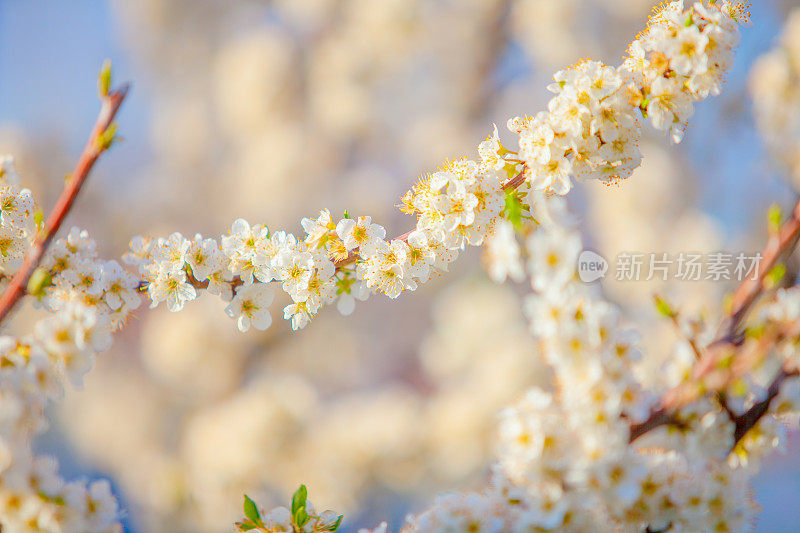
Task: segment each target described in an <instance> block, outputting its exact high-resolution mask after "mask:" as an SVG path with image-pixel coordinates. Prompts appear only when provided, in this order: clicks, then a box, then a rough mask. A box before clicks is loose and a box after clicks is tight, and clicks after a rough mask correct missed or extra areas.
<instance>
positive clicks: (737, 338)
mask: <svg viewBox="0 0 800 533" xmlns="http://www.w3.org/2000/svg"><path fill="white" fill-rule="evenodd" d="M799 238H800V199H798V201H797V202H796V204H795V207H794V209H793V210H792V214H791V216H790V217H789V219H788V220H786V221H785V222H784V223H783V224H782V225H781V227H780V229H779V230H778V231H777V232H775V233H774V234H773V235H771V236H770V238H769V240H768V241H767V244H766V246H765V247H764V250H763V251H762V252H761V262H760V264H759V269H758V272H757V274H756V276H755V277H753V278H747V279H745V280H743V281H742V283H741V284H740V285H739V287H738V288H737V289H736V291H735V292H734V294H733V297H732V299H731V304H730V309H729V310H728V312H727V313H726V315H725V318H724V319H723V320H722V322H721V323H720V327H719V329H718V333H717V337H716V339H715V340H714V341H712V342H711V343H710V344H709V345H708V346H707V347H706V349H705V350H704V352H705V355H704V356H703V357H702V358H701V359H700V360H699V361H698V362H697V363H696V364H695V366H694V369H693V371H692V379H691V380H690V381H689V382H688V383H682V384H680V385H678V386H677V387H676V388H674V389H672V390H671V391H669V392H667V394H666V395H665V396H664V398H663V399H662V401H661V404H660V406H659V407H658V408H657V409H655V410H654V411H653V412H652V413H651V415H650V417H649V418H648V419H647V420H645V421H644V422H642V423H641V424H636V425H632V426H631V436H630V442H633V441H634V440H636V439H637V438H639V437H640V436H642V435H643V434H644V433H646V432H648V431H650V430H652V429H654V428H656V427H659V426H662V425H665V424H669V423H670V420H671V417H669V416H666V414H667V413H670V412H671V411H673V410H674V409H676V408H678V407H680V406H681V405H685V404H686V403H687V402H688V401H691V400H692V399H694V398H696V397H697V395H698V393H699V392H700V391H701V390H702V388H700V387H698V386H697V383H698V382H699V381H700V380H702V379H703V378H704V377H705V376H707V375H708V374H710V373H711V372H712V371H713V370H714V369H716V368H717V367H718V363H719V362H720V360H721V357H722V356H724V355H727V354H729V353H730V352H729V351H730V350H731V349H734V350H738V349H741V347H742V343H743V341H744V339H743V338H742V336H741V334H740V328H741V325H742V322H743V321H744V319H745V317H746V316H747V313H748V312H749V311H750V308H751V307H752V306H753V304H754V303H755V302H756V300H758V297H759V296H761V293H762V292H763V290H764V280H765V279H766V277H767V275H768V274H769V273H770V271H771V270H772V269H773V267H774V266H775V265H776V264H778V262H779V261H780V260H781V259H782V258H784V257H786V256H788V255H789V254H791V253H792V251H794V249H795V247H796V246H797V242H798V239H799ZM777 340H778V339H777V338H776V339H771V340H770V342H769V344H770V346H771V345H774V344H775V342H777ZM763 344H764V343H762V342H759V343H757V346H755V348H753V349H751V350H749V351H748V354H745V355H746V356H747V357H745V359H747V363H748V364H742V363H741V362H739V363H738V364H737V362H736V361H735V362H734V364H733V365H731V368H732V370H731V372H732V375H740V374H741V373H742V372H745V371H747V367H748V366H750V363H751V362H752V361H757V360H758V358H759V354H762V355H763V353H766V352H765V350H768V349H769V348H770V346H763ZM749 352H754V353H752V354H751V353H749ZM787 372H788V373H787ZM783 374H786V375H783ZM795 375H797V372H796V371H784V372H782V374H780V375H779V376H778V378H779V379H778V378H776V381H777V383H776V382H773V385H774V386H775V387H777V390H776V391H775V393H774V394H775V395H777V393H778V391H779V389H780V384H781V383H782V382H783V381H784V380H785V379H786V378H788V377H792V376H795ZM770 390H772V387H770ZM772 398H774V395H773V396H772V397H769V396H768V399H769V401H767V402H766V403H765V404H764V405H763V406H761V407H759V409H763V411H762V412H760V414H759V412H758V411H757V410H753V409H756V407H758V406H759V405H760V403H759V404H756V405H755V406H753V408H751V411H752V413H751V412H750V411H748V413H750V414H749V416H750V417H751V418H742V417H745V415H748V413H745V414H744V415H741V416H736V417H734V418H733V421H734V422H735V423H736V424H737V431H742V433H741V435H740V436H738V438H737V439H736V442H738V441H739V440H740V439H741V438H742V437H743V436H744V435H745V434H746V433H747V431H748V430H749V429H751V428H752V427H753V425H755V423H757V422H758V420H759V419H760V418H761V417H762V416H763V415H764V413H766V410H767V408H768V407H769V402H770V401H772ZM765 400H766V399H765ZM756 414H758V416H757V417H755V418H754V419H753V418H752V417H753V416H755V415H756ZM665 417H666V418H665Z"/></svg>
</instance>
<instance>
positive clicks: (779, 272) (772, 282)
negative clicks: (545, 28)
mask: <svg viewBox="0 0 800 533" xmlns="http://www.w3.org/2000/svg"><path fill="white" fill-rule="evenodd" d="M784 275H786V265H784V264H783V263H778V264H777V265H775V266H774V267H772V270H770V271H769V272H768V273H767V276H766V278H765V280H764V281H765V282H766V285H767V287H769V288H772V287H775V286H776V285H778V283H780V282H781V280H782V279H783V276H784Z"/></svg>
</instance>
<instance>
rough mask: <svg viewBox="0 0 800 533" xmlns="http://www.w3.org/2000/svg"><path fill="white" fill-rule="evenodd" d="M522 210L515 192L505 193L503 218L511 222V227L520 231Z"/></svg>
mask: <svg viewBox="0 0 800 533" xmlns="http://www.w3.org/2000/svg"><path fill="white" fill-rule="evenodd" d="M523 209H524V208H523V206H522V201H520V199H519V195H518V194H517V193H516V191H508V192H507V193H506V207H505V209H504V210H503V216H504V217H505V218H506V220H508V221H509V222H511V225H513V226H514V229H516V230H520V229H522V212H523Z"/></svg>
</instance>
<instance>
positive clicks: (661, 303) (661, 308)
mask: <svg viewBox="0 0 800 533" xmlns="http://www.w3.org/2000/svg"><path fill="white" fill-rule="evenodd" d="M653 301H654V302H655V304H656V311H658V314H660V315H662V316H665V317H667V318H673V317H675V311H674V310H673V309H672V306H671V305H670V304H669V302H667V301H666V300H665V299H664V298H662V297H661V296H659V295H658V294H656V295H654V296H653Z"/></svg>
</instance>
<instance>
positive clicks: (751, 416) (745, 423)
mask: <svg viewBox="0 0 800 533" xmlns="http://www.w3.org/2000/svg"><path fill="white" fill-rule="evenodd" d="M797 375H798V371H797V369H787V368H785V367H784V368H782V369H781V371H780V372H778V375H777V376H775V379H773V380H772V383H771V384H770V386H769V388H768V389H767V395H766V397H765V398H764V399H763V400H761V401H760V402H758V403H756V404H754V405H753V406H752V407H750V409H748V410H747V411H745V412H744V413H742V414H741V415H739V416H737V417H736V418H734V419H733V422H734V423H735V424H736V430H735V431H734V433H733V446H732V447H731V449H733V448H736V445H737V444H738V443H739V441H740V440H742V438H744V436H745V435H747V432H748V431H750V430H751V429H753V428H754V427H755V425H756V424H758V421H759V420H761V418H762V417H763V416H764V415H765V414H767V412H768V411H769V406H770V404H771V403H772V400H774V399H775V398H776V397H777V396H778V394H779V393H780V392H781V385H783V382H784V381H786V380H787V379H788V378H790V377H794V376H797Z"/></svg>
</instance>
